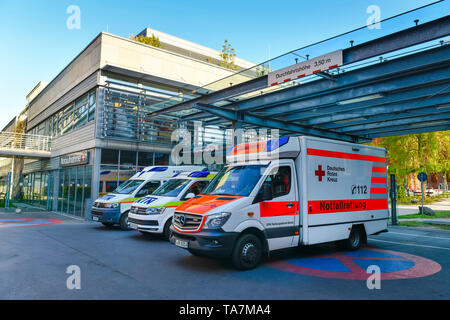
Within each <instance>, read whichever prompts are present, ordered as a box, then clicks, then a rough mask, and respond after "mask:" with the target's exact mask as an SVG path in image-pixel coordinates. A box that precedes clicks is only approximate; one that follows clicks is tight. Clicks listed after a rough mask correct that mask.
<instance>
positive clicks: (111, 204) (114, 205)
mask: <svg viewBox="0 0 450 320" xmlns="http://www.w3.org/2000/svg"><path fill="white" fill-rule="evenodd" d="M118 207H120V203H119V202H114V203H110V204H109V205H108V208H111V209H116V208H118Z"/></svg>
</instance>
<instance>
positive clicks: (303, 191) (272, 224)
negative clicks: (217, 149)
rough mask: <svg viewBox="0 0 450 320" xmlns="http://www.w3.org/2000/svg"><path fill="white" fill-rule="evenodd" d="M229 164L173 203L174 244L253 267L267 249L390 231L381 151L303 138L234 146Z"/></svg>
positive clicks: (359, 239) (347, 241) (348, 241)
mask: <svg viewBox="0 0 450 320" xmlns="http://www.w3.org/2000/svg"><path fill="white" fill-rule="evenodd" d="M227 161H228V162H229V164H228V165H227V166H225V167H224V168H223V169H222V170H221V171H220V172H219V173H218V174H217V175H216V177H215V178H214V179H213V180H212V181H211V183H210V184H209V185H208V187H207V188H206V189H205V190H204V191H203V192H202V193H201V194H200V195H199V196H197V197H194V198H193V199H190V200H188V201H186V202H185V203H183V204H182V205H180V206H179V207H177V208H176V209H175V213H174V217H173V224H172V226H171V230H172V232H173V233H172V236H171V243H173V244H175V245H177V246H179V247H181V248H184V249H187V250H188V251H190V252H191V253H192V254H194V255H203V256H211V257H226V258H231V261H232V263H233V265H234V266H235V267H236V268H238V269H251V268H254V267H256V266H257V265H258V264H259V262H260V260H261V258H262V257H264V256H267V255H268V254H269V253H270V252H271V251H273V250H277V249H283V248H289V247H295V246H298V245H313V244H319V243H325V242H334V241H335V242H336V243H337V245H338V246H340V247H343V248H345V249H347V250H356V249H358V248H359V247H360V246H361V244H362V243H365V242H366V239H367V236H368V235H373V234H378V233H381V232H385V231H387V221H388V200H387V179H386V150H385V149H382V148H376V147H371V146H365V145H359V144H353V143H347V142H341V141H334V140H329V139H322V138H315V137H308V136H300V137H298V136H297V137H283V138H279V139H273V140H269V141H263V142H256V143H249V144H242V145H237V146H234V147H233V148H232V149H231V150H230V152H229V153H228V155H227Z"/></svg>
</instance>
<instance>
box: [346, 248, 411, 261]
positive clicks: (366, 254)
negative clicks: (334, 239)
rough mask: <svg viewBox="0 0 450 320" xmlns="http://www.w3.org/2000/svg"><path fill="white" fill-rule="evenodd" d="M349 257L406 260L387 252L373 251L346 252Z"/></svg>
mask: <svg viewBox="0 0 450 320" xmlns="http://www.w3.org/2000/svg"><path fill="white" fill-rule="evenodd" d="M344 255H346V256H347V257H362V258H398V259H404V257H400V256H396V255H393V254H389V253H386V252H379V251H372V250H361V249H360V250H358V251H348V252H344Z"/></svg>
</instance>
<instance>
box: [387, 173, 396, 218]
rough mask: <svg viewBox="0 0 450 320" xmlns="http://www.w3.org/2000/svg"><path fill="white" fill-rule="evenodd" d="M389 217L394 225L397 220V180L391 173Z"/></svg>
mask: <svg viewBox="0 0 450 320" xmlns="http://www.w3.org/2000/svg"><path fill="white" fill-rule="evenodd" d="M390 180H391V192H390V194H389V195H390V197H391V218H392V225H393V226H395V225H397V224H398V222H397V181H396V178H395V174H391V179H390Z"/></svg>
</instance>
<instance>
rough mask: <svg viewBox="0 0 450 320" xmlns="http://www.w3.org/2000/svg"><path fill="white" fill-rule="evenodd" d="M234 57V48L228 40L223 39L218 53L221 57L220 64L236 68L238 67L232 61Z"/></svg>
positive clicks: (232, 68)
mask: <svg viewBox="0 0 450 320" xmlns="http://www.w3.org/2000/svg"><path fill="white" fill-rule="evenodd" d="M235 57H236V52H235V51H234V48H233V47H232V46H231V44H230V43H228V40H225V42H224V44H223V45H222V52H221V53H220V58H221V59H222V60H221V61H220V66H222V67H224V68H227V69H231V70H238V67H237V66H236V64H235V63H234V58H235Z"/></svg>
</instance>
